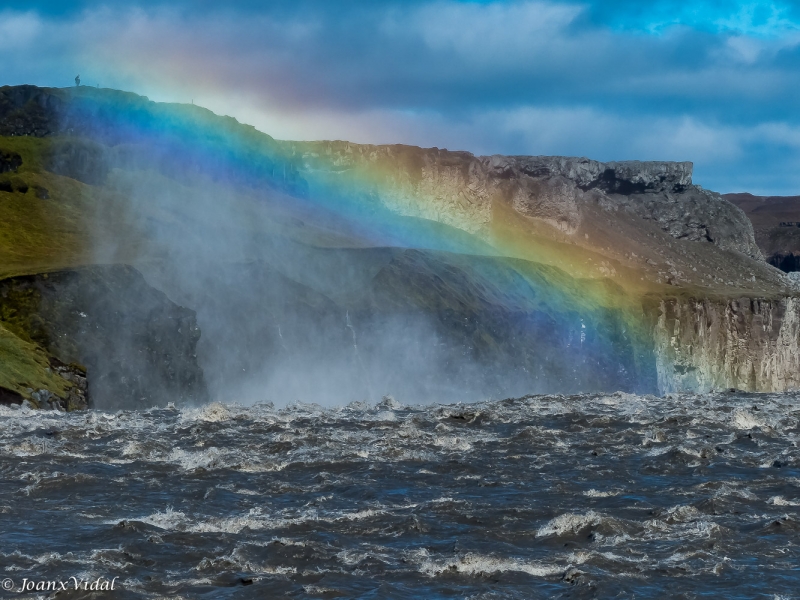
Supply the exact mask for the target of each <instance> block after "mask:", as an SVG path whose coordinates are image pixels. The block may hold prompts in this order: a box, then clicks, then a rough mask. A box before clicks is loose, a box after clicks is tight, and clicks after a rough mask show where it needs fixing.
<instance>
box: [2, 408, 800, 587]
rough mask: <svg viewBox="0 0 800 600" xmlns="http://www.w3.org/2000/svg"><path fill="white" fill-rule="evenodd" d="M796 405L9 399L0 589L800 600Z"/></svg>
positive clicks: (5, 421)
mask: <svg viewBox="0 0 800 600" xmlns="http://www.w3.org/2000/svg"><path fill="white" fill-rule="evenodd" d="M798 399H800V397H798V396H797V395H791V394H783V395H781V394H775V395H743V394H711V395H681V396H672V397H667V398H655V397H650V396H647V397H640V396H633V395H627V394H614V395H584V396H573V397H564V396H535V397H527V398H523V399H517V400H504V401H492V402H486V403H481V404H469V405H446V406H445V405H441V406H424V407H404V406H400V405H398V404H396V403H394V402H393V401H391V400H386V401H384V402H383V403H381V404H379V405H377V406H366V405H350V406H347V407H343V408H336V409H322V408H319V407H316V406H310V405H297V406H292V407H289V408H286V409H275V408H273V407H271V406H263V405H262V406H258V405H257V406H254V407H240V406H235V405H232V406H227V405H222V404H212V405H209V406H206V407H202V408H197V409H180V410H179V409H153V410H149V411H143V412H118V413H116V414H105V413H101V412H86V413H73V414H59V413H55V412H34V411H29V410H28V409H26V408H22V409H19V408H18V409H11V408H2V409H0V412H1V413H2V429H1V430H0V453H1V456H2V459H0V460H1V462H0V465H1V466H0V519H2V521H1V522H2V529H1V530H0V576H2V577H7V578H9V579H10V580H12V581H13V582H14V585H15V586H17V587H15V588H14V589H13V590H12V591H8V592H4V591H2V590H0V597H3V596H4V595H5V596H6V597H22V596H24V594H20V593H18V587H19V585H20V584H21V583H22V581H23V578H27V579H28V580H30V581H39V580H59V581H62V580H66V579H67V578H69V577H73V576H74V577H77V578H82V579H85V580H93V579H96V578H98V577H104V578H108V579H111V578H112V577H118V579H117V581H116V587H115V590H116V591H115V592H114V597H119V598H160V597H184V598H229V597H230V598H272V597H275V598H280V597H288V598H292V597H296V598H335V597H345V598H414V599H416V598H535V597H557V598H559V597H560V598H593V597H598V598H609V597H615V598H633V597H636V598H664V597H673V598H700V597H708V598H712V597H713V598H719V597H726V598H770V599H772V598H789V597H798V596H800V545H798V544H800V515H799V514H798V507H800V458H799V457H798V450H797V442H798V439H800V429H798V418H800V403H798ZM48 594H49V595H50V596H52V593H39V595H42V596H46V597H49V596H48ZM81 594H84V596H81ZM86 594H87V592H75V591H69V590H68V591H66V592H64V591H62V592H61V593H60V595H59V596H58V597H59V598H70V597H85V595H86ZM30 595H36V594H34V592H31V593H30Z"/></svg>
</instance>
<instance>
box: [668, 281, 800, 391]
mask: <svg viewBox="0 0 800 600" xmlns="http://www.w3.org/2000/svg"><path fill="white" fill-rule="evenodd" d="M654 339H655V344H656V353H655V354H656V358H657V369H658V385H659V389H660V391H661V392H664V393H665V392H681V391H697V392H707V391H710V390H720V389H725V388H731V387H733V388H737V389H741V390H747V391H753V392H783V391H786V390H796V389H800V347H798V346H799V345H800V298H798V297H797V296H788V297H784V298H778V299H769V300H768V299H764V298H753V297H742V298H738V299H731V300H710V299H688V300H678V299H674V298H671V299H666V300H662V301H661V302H660V304H659V314H658V319H657V323H656V325H655V327H654Z"/></svg>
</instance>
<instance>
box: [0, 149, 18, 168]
mask: <svg viewBox="0 0 800 600" xmlns="http://www.w3.org/2000/svg"><path fill="white" fill-rule="evenodd" d="M21 166H22V157H21V156H20V155H19V154H17V153H16V152H0V173H16V172H17V169H19V168H20V167H21Z"/></svg>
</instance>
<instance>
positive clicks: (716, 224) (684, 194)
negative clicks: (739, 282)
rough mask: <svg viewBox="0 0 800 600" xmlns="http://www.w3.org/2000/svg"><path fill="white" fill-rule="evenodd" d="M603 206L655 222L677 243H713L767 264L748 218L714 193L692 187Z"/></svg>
mask: <svg viewBox="0 0 800 600" xmlns="http://www.w3.org/2000/svg"><path fill="white" fill-rule="evenodd" d="M602 202H606V203H607V205H608V206H609V207H612V208H613V207H619V208H621V209H623V210H626V211H629V212H631V213H633V214H635V215H637V216H639V217H640V218H642V219H645V220H649V221H655V222H656V223H658V225H659V227H661V229H662V230H664V231H666V232H667V233H669V234H670V235H671V236H672V237H674V238H675V239H686V240H689V241H692V242H711V243H713V244H716V245H717V246H719V247H720V248H722V249H723V250H735V251H737V252H741V253H742V254H744V255H746V256H749V257H750V258H754V259H756V260H764V257H763V255H762V253H761V251H760V250H759V248H758V246H757V244H756V242H755V236H754V233H753V225H752V223H750V221H749V220H748V218H747V216H746V215H745V214H744V212H742V211H741V210H740V209H738V208H737V207H736V206H734V205H732V204H730V203H729V202H726V201H725V200H723V199H722V197H721V196H720V194H717V193H715V192H709V191H707V190H704V189H702V188H699V187H697V186H694V185H690V186H688V187H687V188H686V189H684V190H683V191H681V192H680V193H674V192H668V191H662V192H653V193H636V194H629V195H622V194H609V195H608V199H607V200H601V203H602Z"/></svg>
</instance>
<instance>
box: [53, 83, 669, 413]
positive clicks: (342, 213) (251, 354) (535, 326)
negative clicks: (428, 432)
mask: <svg viewBox="0 0 800 600" xmlns="http://www.w3.org/2000/svg"><path fill="white" fill-rule="evenodd" d="M78 90H79V91H78V92H75V95H74V97H72V98H71V99H70V100H69V102H68V103H67V104H66V105H65V107H64V109H63V111H62V114H61V116H60V119H61V130H62V132H64V133H63V134H62V135H60V136H59V137H57V138H54V139H53V140H52V143H51V144H50V146H49V148H50V150H49V155H48V158H47V168H48V169H49V170H50V171H52V172H54V173H57V174H60V175H64V176H67V177H70V178H72V179H75V180H77V181H79V182H82V184H84V185H83V187H81V188H80V189H81V190H83V193H84V194H85V196H86V203H87V205H88V206H89V207H90V211H89V212H90V217H89V219H88V220H89V223H90V228H89V235H88V240H87V242H88V245H89V248H90V250H89V252H88V254H87V257H86V262H87V264H100V265H104V264H105V265H115V264H126V265H132V266H133V267H135V268H136V269H137V270H138V271H139V272H141V273H142V274H143V275H144V277H145V278H146V280H147V282H148V283H149V284H150V285H151V286H153V287H154V288H156V289H157V290H160V291H162V292H164V293H165V294H166V295H167V297H168V298H169V299H170V300H171V301H172V302H174V303H176V304H177V305H179V306H181V307H186V308H188V309H190V310H191V311H194V312H195V313H196V318H197V325H198V327H199V329H200V332H201V333H200V339H199V341H198V342H197V356H196V361H197V363H198V364H199V366H200V367H201V368H202V370H203V373H204V379H205V384H206V385H207V387H208V395H207V397H208V398H209V399H211V400H219V401H224V402H238V403H242V404H253V403H258V402H272V403H274V404H275V405H277V406H284V405H286V404H289V403H293V402H303V403H316V404H320V405H323V406H334V405H336V406H338V405H345V404H348V403H350V402H369V403H374V402H377V401H379V400H380V399H381V398H383V397H384V396H392V397H393V398H395V399H396V400H397V401H399V402H401V403H406V404H421V403H430V402H459V401H463V402H472V401H477V400H484V399H491V398H505V397H511V396H519V395H524V394H531V393H551V392H559V393H573V392H580V391H594V390H598V389H612V390H615V389H642V390H645V391H650V390H651V389H654V386H655V383H654V382H655V371H654V368H653V367H652V364H651V363H652V361H650V359H649V358H648V357H647V356H645V357H644V358H642V356H641V348H639V347H637V346H636V341H635V339H633V338H632V337H631V336H630V335H629V334H627V333H626V325H625V322H624V319H623V318H622V316H621V315H619V314H616V313H614V312H613V311H605V310H604V309H601V308H600V307H593V306H591V305H588V304H587V303H586V302H581V301H580V299H579V298H577V297H576V294H575V293H574V292H572V291H568V289H567V288H565V290H564V291H563V292H562V291H561V289H560V288H561V287H563V286H564V281H562V282H561V283H559V281H560V280H563V278H564V277H565V274H563V273H562V274H558V273H557V272H552V270H548V269H543V268H542V267H541V266H537V265H536V264H535V263H527V262H525V261H520V260H516V259H507V258H504V257H503V256H500V255H498V251H497V250H495V249H494V248H492V247H491V246H490V245H489V244H487V243H486V242H485V240H484V239H479V238H477V237H475V236H474V235H472V234H469V233H468V232H466V231H462V230H459V229H456V228H455V227H451V226H448V225H445V224H444V223H442V222H436V221H430V220H426V219H421V218H416V217H412V216H409V215H404V216H403V215H400V214H397V213H395V212H392V211H391V210H389V208H387V206H390V205H391V202H390V201H388V200H387V198H389V197H391V198H394V201H396V199H397V193H398V192H397V190H392V189H388V188H387V189H385V190H384V188H382V187H380V185H378V186H377V187H376V185H374V184H373V183H371V182H370V181H368V180H362V178H360V176H358V175H357V174H356V173H350V172H349V171H348V170H347V169H343V168H341V167H338V166H336V165H334V164H333V163H331V165H330V169H329V170H327V171H325V169H322V170H320V168H319V166H320V165H323V166H325V165H327V163H326V162H325V161H326V160H328V159H325V158H324V157H323V156H317V157H316V158H314V159H313V160H312V161H311V162H306V161H305V159H304V158H303V156H302V155H298V154H297V153H296V152H295V150H294V149H293V146H292V145H291V144H282V143H280V142H276V141H275V140H273V139H272V138H270V137H269V136H267V135H265V134H261V133H259V132H257V131H255V130H254V129H253V128H252V127H248V126H245V125H241V124H239V123H237V122H236V121H235V120H233V119H230V118H224V117H218V116H216V115H213V114H212V113H210V112H209V111H206V110H204V109H200V108H199V107H193V106H181V105H163V104H155V103H151V102H148V101H147V100H146V99H144V98H141V97H138V96H134V95H132V94H125V93H122V92H115V91H112V90H100V91H93V90H88V91H87V90H83V88H78ZM414 157H415V154H414V152H413V149H412V151H410V152H408V153H407V156H406V158H405V159H404V160H407V161H411V162H409V163H408V164H409V165H410V167H409V168H416V167H414V161H415V160H417V159H416V158H414ZM323 171H324V172H323ZM384 193H385V194H387V198H384V197H383V195H384ZM553 277H555V278H556V279H555V280H553V279H552V278H553ZM559 278H560V279H559ZM569 285H572V284H569ZM567 287H569V286H567ZM131 300H132V301H133V302H134V303H135V298H133V299H131ZM125 339H126V338H125V336H122V335H120V336H119V347H118V348H117V353H118V354H120V353H121V354H124V353H125V352H126V351H128V352H130V353H131V360H134V359H135V355H136V353H137V352H139V351H140V350H139V349H137V347H136V345H135V343H133V342H125ZM126 344H127V345H126ZM126 348H127V350H126ZM564 356H568V357H569V359H568V360H564ZM192 358H193V357H192ZM642 365H644V366H642ZM170 377H172V375H170ZM170 389H171V388H170ZM165 395H166V392H165V393H162V394H156V396H157V397H159V398H160V400H159V402H161V403H163V399H164V397H165ZM194 398H195V400H193V401H197V398H201V396H199V395H195V396H194ZM94 402H95V404H96V406H97V407H98V408H102V407H104V406H109V407H111V406H113V407H118V403H115V402H114V401H113V399H109V398H108V397H106V398H103V397H95V398H94Z"/></svg>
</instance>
